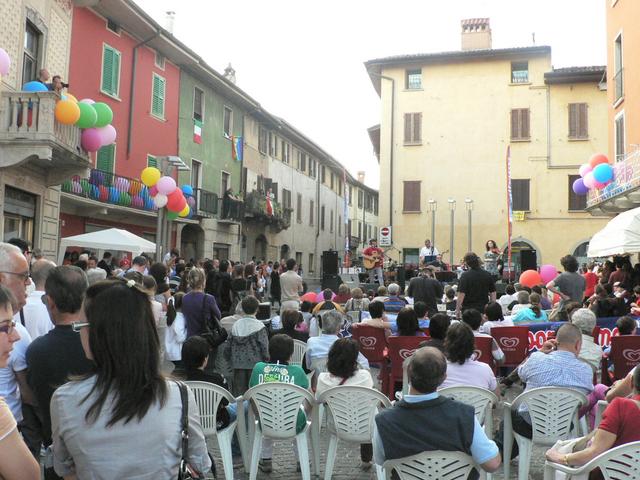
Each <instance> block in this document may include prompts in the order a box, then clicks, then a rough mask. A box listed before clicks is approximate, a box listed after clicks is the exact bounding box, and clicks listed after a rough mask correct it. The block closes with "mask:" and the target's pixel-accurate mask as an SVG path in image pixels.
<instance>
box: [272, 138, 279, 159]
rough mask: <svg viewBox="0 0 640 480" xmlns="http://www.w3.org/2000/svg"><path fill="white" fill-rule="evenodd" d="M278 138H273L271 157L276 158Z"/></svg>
mask: <svg viewBox="0 0 640 480" xmlns="http://www.w3.org/2000/svg"><path fill="white" fill-rule="evenodd" d="M278 144H279V142H278V137H276V136H275V135H274V136H273V156H274V157H276V158H278Z"/></svg>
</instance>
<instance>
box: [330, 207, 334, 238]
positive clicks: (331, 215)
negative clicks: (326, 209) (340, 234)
mask: <svg viewBox="0 0 640 480" xmlns="http://www.w3.org/2000/svg"><path fill="white" fill-rule="evenodd" d="M333 225H334V224H333V210H331V212H330V215H329V231H330V232H331V233H333Z"/></svg>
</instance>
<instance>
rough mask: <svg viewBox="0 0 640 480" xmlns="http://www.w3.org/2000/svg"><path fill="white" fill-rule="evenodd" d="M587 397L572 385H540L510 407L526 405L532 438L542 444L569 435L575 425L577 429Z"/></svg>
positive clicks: (550, 442)
mask: <svg viewBox="0 0 640 480" xmlns="http://www.w3.org/2000/svg"><path fill="white" fill-rule="evenodd" d="M586 403H587V397H586V396H585V395H584V394H583V393H580V392H578V391H577V390H572V389H569V388H561V387H541V388H533V389H531V390H528V391H526V392H524V393H522V394H520V395H519V396H518V397H517V398H516V399H515V400H514V401H513V404H512V406H511V409H512V410H517V409H518V408H519V407H520V405H526V406H527V410H528V412H529V416H530V417H531V427H532V432H533V436H532V440H533V442H534V443H537V444H540V445H553V444H554V443H556V441H558V440H560V439H565V438H567V435H568V434H569V432H570V431H571V429H572V422H573V427H574V428H578V409H579V408H580V407H582V406H584V405H586Z"/></svg>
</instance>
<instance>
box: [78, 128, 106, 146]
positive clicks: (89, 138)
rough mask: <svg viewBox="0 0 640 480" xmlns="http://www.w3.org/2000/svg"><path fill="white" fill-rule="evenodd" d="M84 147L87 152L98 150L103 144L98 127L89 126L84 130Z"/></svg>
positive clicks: (82, 141)
mask: <svg viewBox="0 0 640 480" xmlns="http://www.w3.org/2000/svg"><path fill="white" fill-rule="evenodd" d="M81 143H82V148H84V149H85V150H86V151H87V152H97V151H98V150H100V147H101V146H102V138H101V137H100V132H99V131H98V129H97V128H87V129H85V130H84V131H83V132H82V140H81Z"/></svg>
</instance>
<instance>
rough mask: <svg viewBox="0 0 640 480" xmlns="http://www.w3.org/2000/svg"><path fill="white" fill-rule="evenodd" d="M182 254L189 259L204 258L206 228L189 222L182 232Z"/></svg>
mask: <svg viewBox="0 0 640 480" xmlns="http://www.w3.org/2000/svg"><path fill="white" fill-rule="evenodd" d="M180 254H181V255H182V256H183V257H184V258H185V259H187V260H188V261H189V260H191V259H193V260H196V261H197V260H200V259H201V258H204V230H202V227H201V226H200V225H196V224H193V223H189V224H187V225H185V226H184V228H183V229H182V233H181V244H180Z"/></svg>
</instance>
